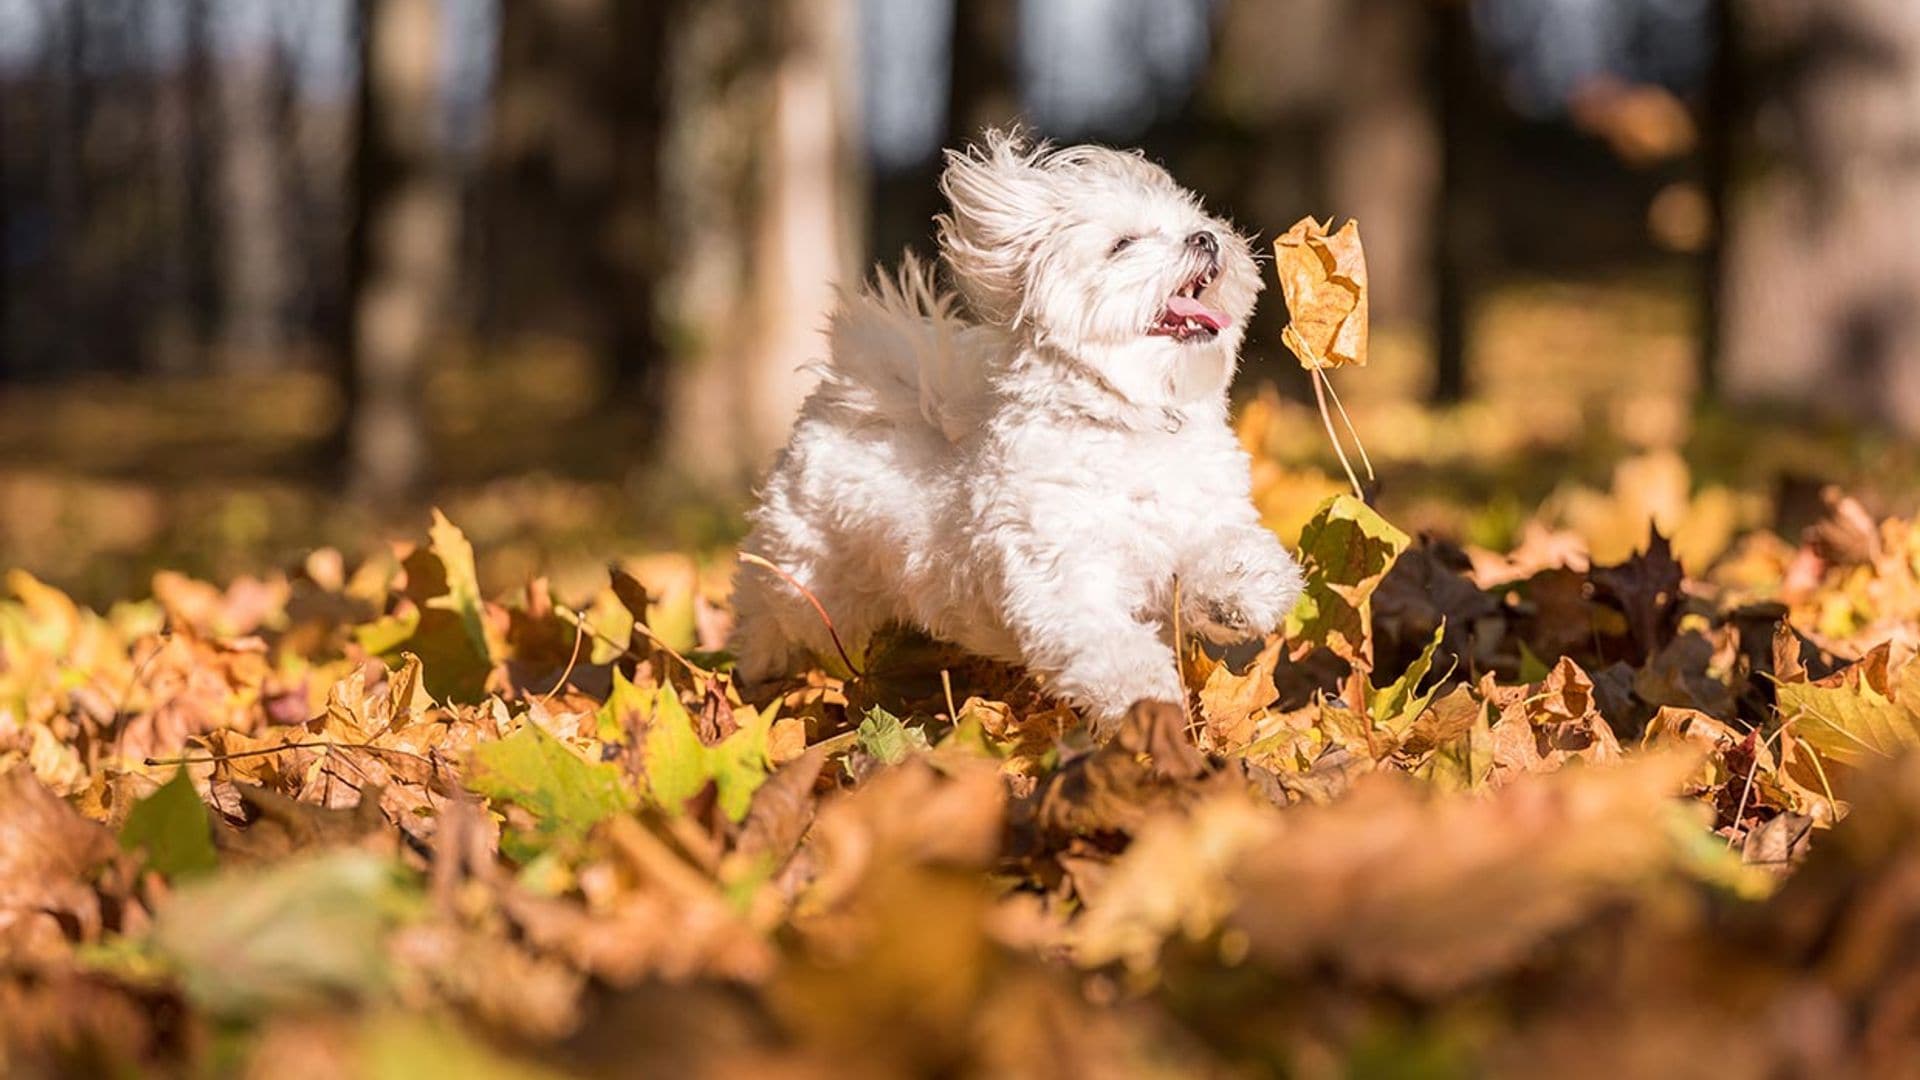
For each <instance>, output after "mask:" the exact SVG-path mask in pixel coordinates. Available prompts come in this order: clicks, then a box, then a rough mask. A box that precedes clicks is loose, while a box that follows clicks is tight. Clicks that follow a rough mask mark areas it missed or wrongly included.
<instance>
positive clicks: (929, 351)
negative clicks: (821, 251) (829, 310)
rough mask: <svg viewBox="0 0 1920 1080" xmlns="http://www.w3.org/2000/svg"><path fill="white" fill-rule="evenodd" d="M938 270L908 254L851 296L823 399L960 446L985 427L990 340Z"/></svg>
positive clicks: (835, 324)
mask: <svg viewBox="0 0 1920 1080" xmlns="http://www.w3.org/2000/svg"><path fill="white" fill-rule="evenodd" d="M956 304H957V300H956V299H955V297H954V296H953V294H951V293H947V292H943V291H941V289H940V288H939V286H938V284H937V283H936V282H935V281H934V276H933V267H932V266H931V265H929V264H927V263H923V262H921V261H920V260H919V259H917V258H915V257H914V255H913V253H912V252H908V253H907V255H906V257H905V259H904V260H902V262H901V265H900V271H899V273H898V274H895V275H887V274H878V275H876V276H875V277H874V279H873V283H872V284H871V285H870V286H868V287H867V288H865V289H862V290H860V291H859V292H858V293H852V294H849V295H847V296H846V297H845V298H844V299H843V300H842V302H841V304H840V308H839V310H838V311H836V312H835V313H834V315H833V319H832V322H831V323H830V324H829V325H828V329H827V338H828V342H829V345H830V347H831V352H830V358H829V359H828V360H827V361H826V362H825V363H822V364H820V365H817V370H818V371H819V373H820V380H821V382H820V391H819V392H820V393H822V394H824V395H826V396H828V397H829V398H830V399H831V400H832V401H833V402H834V403H835V404H837V405H840V406H841V407H843V408H848V409H851V410H854V411H856V412H862V413H867V414H871V415H873V416H874V417H875V418H877V419H881V420H884V421H886V422H887V423H889V424H892V425H894V426H914V425H922V424H924V425H927V426H930V427H931V428H933V429H934V430H935V431H938V432H939V433H940V434H941V435H942V436H944V437H945V438H946V439H947V440H948V441H950V442H953V441H958V440H959V439H960V438H961V437H963V436H964V435H965V434H966V433H967V432H969V431H971V430H973V429H974V428H975V427H976V426H977V425H978V424H979V422H980V417H981V413H982V409H981V406H982V404H983V402H984V399H985V396H986V367H985V359H986V353H987V352H988V349H989V343H988V342H987V341H986V340H985V339H986V338H987V337H989V336H991V335H992V334H993V333H994V331H992V330H990V329H987V328H984V327H978V326H974V325H972V324H970V323H968V322H967V321H966V319H964V318H963V317H961V316H960V315H959V313H958V312H957V311H956V310H955V306H956Z"/></svg>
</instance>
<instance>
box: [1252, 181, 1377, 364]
mask: <svg viewBox="0 0 1920 1080" xmlns="http://www.w3.org/2000/svg"><path fill="white" fill-rule="evenodd" d="M1328 224H1331V222H1329V223H1328ZM1273 259H1274V270H1275V271H1276V272H1277V273H1278V274H1279V276H1280V292H1281V295H1282V296H1284V297H1285V298H1286V301H1287V311H1288V312H1289V313H1291V315H1292V321H1291V322H1289V323H1288V325H1287V329H1286V330H1285V331H1284V332H1283V334H1282V336H1281V341H1282V342H1284V343H1285V344H1286V346H1287V348H1288V349H1291V350H1292V351H1293V355H1294V356H1296V357H1298V358H1299V359H1300V366H1302V367H1304V368H1308V369H1313V368H1337V367H1348V366H1352V367H1363V366H1365V365H1366V362H1367V257H1366V252H1365V251H1364V250H1363V249H1362V248H1361V246H1360V224H1359V223H1358V222H1356V221H1348V222H1347V223H1346V224H1345V225H1344V226H1342V227H1341V229H1340V231H1339V232H1337V233H1328V232H1327V227H1326V225H1322V224H1321V223H1320V222H1318V221H1316V220H1314V219H1313V218H1311V217H1304V218H1301V219H1300V220H1299V221H1297V222H1295V223H1294V225H1293V228H1291V229H1288V230H1287V231H1286V232H1284V233H1282V234H1280V235H1279V236H1278V237H1276V238H1274V241H1273Z"/></svg>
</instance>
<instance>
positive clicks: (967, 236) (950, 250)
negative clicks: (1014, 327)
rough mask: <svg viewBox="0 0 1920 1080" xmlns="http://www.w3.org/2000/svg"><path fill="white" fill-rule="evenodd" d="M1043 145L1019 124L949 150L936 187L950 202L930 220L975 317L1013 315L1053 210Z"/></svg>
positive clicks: (1003, 320)
mask: <svg viewBox="0 0 1920 1080" xmlns="http://www.w3.org/2000/svg"><path fill="white" fill-rule="evenodd" d="M1047 152H1048V150H1047V147H1046V146H1045V145H1044V144H1042V145H1038V146H1033V145H1029V144H1028V143H1027V141H1026V139H1025V138H1024V137H1022V136H1021V135H1020V134H1019V133H1018V132H1004V131H989V132H987V133H986V134H985V135H984V136H983V137H982V140H981V142H980V143H978V144H976V145H974V146H972V147H969V148H968V149H967V150H965V151H960V150H949V151H947V167H946V171H945V172H943V173H942V174H941V176H940V192H941V194H943V195H945V196H946V198H947V203H948V205H949V207H950V208H951V209H950V210H949V211H948V212H947V213H945V214H941V215H940V216H939V217H938V218H937V219H936V222H937V224H938V225H939V231H940V255H941V258H943V259H944V260H946V264H947V270H948V271H949V273H951V274H952V276H953V283H954V285H955V287H956V288H958V289H959V290H960V293H961V295H962V296H964V297H966V300H967V305H968V306H969V307H970V308H971V309H972V310H973V314H974V316H975V317H976V318H979V319H981V320H982V321H985V322H996V323H1010V322H1012V321H1014V320H1015V319H1016V318H1018V317H1019V314H1020V308H1021V303H1022V298H1023V294H1024V293H1025V291H1026V276H1027V269H1028V266H1029V265H1030V263H1031V262H1032V259H1033V256H1034V253H1035V251H1036V250H1037V248H1038V247H1039V244H1040V240H1041V238H1042V237H1043V236H1045V235H1046V231H1047V229H1048V227H1049V225H1050V221H1051V218H1052V216H1053V194H1054V190H1053V184H1052V182H1051V178H1050V177H1049V175H1048V173H1047V171H1046V169H1045V166H1044V161H1045V158H1046V155H1047Z"/></svg>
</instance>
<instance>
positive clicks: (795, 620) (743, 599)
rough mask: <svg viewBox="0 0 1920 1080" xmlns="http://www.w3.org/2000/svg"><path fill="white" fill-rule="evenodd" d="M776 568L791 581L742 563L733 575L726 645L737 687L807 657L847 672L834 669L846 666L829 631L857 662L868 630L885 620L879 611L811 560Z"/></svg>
mask: <svg viewBox="0 0 1920 1080" xmlns="http://www.w3.org/2000/svg"><path fill="white" fill-rule="evenodd" d="M781 569H782V570H784V571H786V573H787V574H788V575H790V576H791V577H792V579H793V580H792V581H789V580H787V578H786V577H783V576H781V575H780V574H776V573H774V572H773V571H771V570H768V569H767V568H766V567H764V566H743V567H742V568H741V570H740V572H739V574H738V575H737V576H736V577H735V586H734V601H733V603H734V611H735V615H736V622H735V624H734V631H733V636H732V639H731V641H730V642H729V644H730V645H731V647H732V649H733V654H734V674H735V678H736V680H737V681H738V684H739V685H740V686H741V688H742V689H743V691H747V692H754V691H757V690H759V689H762V688H764V687H765V686H766V685H767V684H768V683H770V682H773V681H775V680H777V679H779V678H780V677H781V676H784V675H789V674H792V673H793V672H794V670H795V669H796V668H798V667H799V666H800V665H801V664H802V663H803V662H806V661H808V660H815V661H818V662H819V663H820V665H821V666H823V667H825V668H827V669H828V670H829V671H833V672H835V673H836V674H839V675H842V676H844V675H847V674H851V672H848V671H842V670H840V669H841V668H843V667H845V666H846V665H845V664H844V662H842V660H841V659H840V649H839V647H837V646H836V645H835V644H834V638H835V636H836V635H837V636H838V638H839V642H840V645H841V646H844V647H845V648H846V650H847V655H848V657H849V658H850V659H851V660H852V661H853V662H854V663H855V664H858V663H860V662H861V658H862V655H863V654H864V653H865V651H866V648H867V643H868V641H869V640H871V639H872V637H873V634H874V631H875V630H877V629H878V628H879V627H880V625H881V624H882V623H883V622H884V621H885V612H884V611H882V610H880V609H879V608H878V607H877V606H876V605H875V603H874V602H873V601H872V599H871V598H870V597H865V596H863V595H862V594H861V593H859V592H858V591H857V590H854V589H851V588H848V587H846V586H845V585H844V583H843V582H842V580H841V579H840V578H839V577H837V576H836V575H834V574H831V573H821V572H818V570H817V569H816V567H815V565H814V564H813V563H811V562H800V563H796V564H794V565H792V566H782V567H781ZM802 589H804V590H805V594H803V593H802V592H801V590H802ZM806 594H811V596H812V598H813V600H817V601H819V603H820V606H821V608H822V609H824V610H825V611H826V612H827V617H828V618H831V619H832V620H833V628H832V630H831V631H829V630H828V628H827V622H826V620H825V619H823V618H821V615H820V612H819V611H818V610H815V608H814V606H813V603H812V602H811V601H810V600H809V599H808V598H807V595H806Z"/></svg>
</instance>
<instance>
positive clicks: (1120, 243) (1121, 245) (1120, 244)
mask: <svg viewBox="0 0 1920 1080" xmlns="http://www.w3.org/2000/svg"><path fill="white" fill-rule="evenodd" d="M1138 239H1140V238H1139V237H1137V236H1123V237H1121V238H1120V239H1118V240H1115V241H1114V242H1113V247H1111V248H1109V249H1107V255H1108V257H1109V258H1111V257H1112V256H1115V255H1118V254H1120V253H1121V252H1123V251H1125V250H1127V246H1128V245H1130V244H1132V243H1133V242H1134V241H1135V240H1138Z"/></svg>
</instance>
